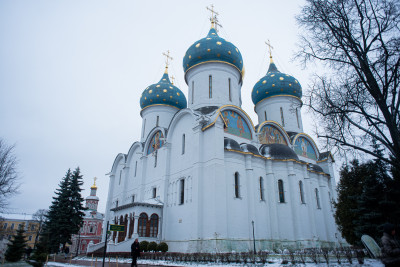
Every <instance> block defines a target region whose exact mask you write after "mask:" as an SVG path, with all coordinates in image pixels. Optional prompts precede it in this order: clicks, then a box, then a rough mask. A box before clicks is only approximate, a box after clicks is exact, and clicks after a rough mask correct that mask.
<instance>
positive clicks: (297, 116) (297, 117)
mask: <svg viewBox="0 0 400 267" xmlns="http://www.w3.org/2000/svg"><path fill="white" fill-rule="evenodd" d="M296 119H297V127H299V128H300V120H299V109H298V108H296Z"/></svg>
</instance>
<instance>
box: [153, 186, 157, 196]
mask: <svg viewBox="0 0 400 267" xmlns="http://www.w3.org/2000/svg"><path fill="white" fill-rule="evenodd" d="M156 197H157V188H156V187H153V198H156Z"/></svg>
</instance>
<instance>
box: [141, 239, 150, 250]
mask: <svg viewBox="0 0 400 267" xmlns="http://www.w3.org/2000/svg"><path fill="white" fill-rule="evenodd" d="M139 247H140V251H144V252H146V251H149V248H148V247H149V242H147V241H146V240H143V241H142V242H140V244H139Z"/></svg>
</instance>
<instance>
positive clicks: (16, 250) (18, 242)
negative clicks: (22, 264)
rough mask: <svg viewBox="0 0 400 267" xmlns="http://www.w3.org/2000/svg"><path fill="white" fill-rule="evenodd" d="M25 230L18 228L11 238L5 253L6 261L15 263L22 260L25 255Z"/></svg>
mask: <svg viewBox="0 0 400 267" xmlns="http://www.w3.org/2000/svg"><path fill="white" fill-rule="evenodd" d="M24 234H25V230H24V227H23V226H22V227H20V229H18V230H17V233H16V235H14V236H13V239H12V240H11V244H9V245H8V248H7V251H6V253H5V258H6V261H10V262H16V261H19V260H21V259H22V256H23V255H24V253H25V248H26V240H25V235H24Z"/></svg>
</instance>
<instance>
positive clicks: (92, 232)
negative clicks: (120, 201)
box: [70, 178, 104, 255]
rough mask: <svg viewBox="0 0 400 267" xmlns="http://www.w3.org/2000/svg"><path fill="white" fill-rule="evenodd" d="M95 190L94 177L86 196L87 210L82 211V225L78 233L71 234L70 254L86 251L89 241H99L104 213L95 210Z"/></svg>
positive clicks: (97, 200) (93, 242) (96, 203)
mask: <svg viewBox="0 0 400 267" xmlns="http://www.w3.org/2000/svg"><path fill="white" fill-rule="evenodd" d="M96 192H97V186H96V178H94V183H93V185H92V187H90V196H88V197H86V208H87V210H85V211H84V212H85V217H84V219H83V226H82V228H81V229H80V231H79V234H77V235H73V236H72V239H71V241H72V246H71V249H70V253H72V255H75V254H81V253H86V249H87V247H88V245H89V243H91V244H97V243H99V242H100V241H101V235H102V224H103V219H104V214H103V213H100V212H98V211H97V207H98V204H99V197H98V196H96Z"/></svg>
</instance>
